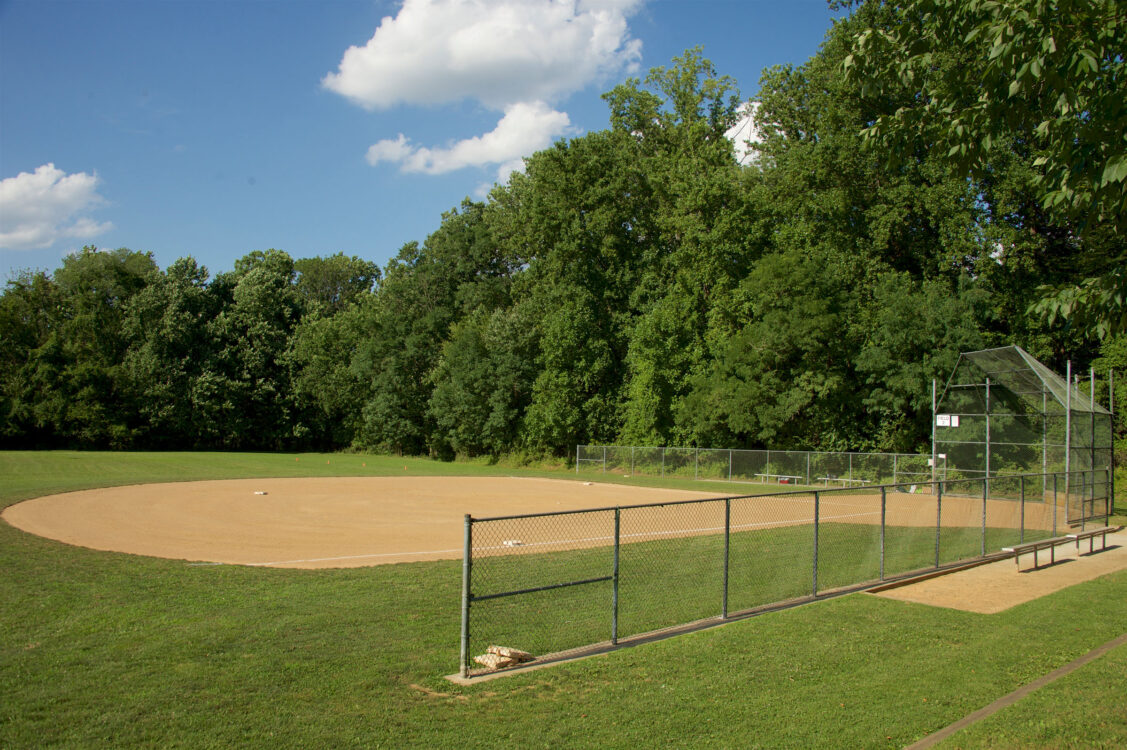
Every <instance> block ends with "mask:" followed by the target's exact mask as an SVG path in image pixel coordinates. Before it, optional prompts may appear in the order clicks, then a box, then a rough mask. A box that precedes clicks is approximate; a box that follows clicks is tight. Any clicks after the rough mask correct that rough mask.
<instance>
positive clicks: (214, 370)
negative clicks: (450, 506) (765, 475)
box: [0, 3, 1127, 457]
mask: <svg viewBox="0 0 1127 750" xmlns="http://www.w3.org/2000/svg"><path fill="white" fill-rule="evenodd" d="M902 12H903V11H902V10H900V9H897V8H894V7H890V6H889V5H886V4H882V3H864V4H861V5H860V6H859V7H857V8H856V9H855V10H854V11H853V13H852V14H851V15H850V16H849V17H848V18H846V19H844V20H842V21H840V22H838V23H836V24H835V25H834V27H833V28H832V29H831V30H830V32H829V33H828V35H827V38H826V41H825V43H824V44H823V46H822V47H821V49H820V50H819V52H818V53H817V54H816V55H815V56H814V57H812V58H811V59H810V60H809V61H807V62H806V63H805V64H803V65H800V66H781V67H776V68H772V69H769V70H768V71H766V72H765V73H764V75H763V77H762V79H761V81H760V86H759V93H758V96H757V101H758V108H757V112H756V121H757V126H758V130H759V133H760V135H761V136H762V139H763V140H762V142H761V143H758V144H755V148H754V149H753V154H754V155H753V158H751V159H750V160H748V163H746V164H743V165H741V164H740V163H739V162H738V161H737V159H736V158H735V156H734V154H733V144H732V143H731V141H730V140H729V139H728V138H726V137H725V133H726V132H727V131H728V130H729V129H730V128H732V127H733V126H734V125H735V124H736V123H737V122H738V121H739V119H740V116H741V105H742V104H743V102H744V100H743V99H742V98H741V96H740V94H739V91H738V89H737V88H736V83H735V81H733V80H732V79H731V78H730V77H728V76H723V75H720V74H719V73H718V72H717V71H716V70H715V69H714V67H713V66H712V64H711V63H710V62H709V61H707V60H706V59H704V58H703V57H702V55H701V53H700V51H699V50H690V51H688V52H686V53H685V54H684V55H682V56H681V57H678V58H676V59H675V60H674V61H673V65H672V66H670V67H668V68H665V67H661V68H656V69H654V70H652V71H651V72H650V73H649V75H648V76H647V77H646V78H645V80H639V79H628V80H626V81H625V82H623V83H621V84H620V85H618V86H615V87H614V88H613V89H612V90H611V91H609V92H608V93H606V94H605V95H604V99H605V100H606V102H607V105H608V108H609V126H608V127H607V128H606V129H604V130H600V131H595V132H590V133H588V134H586V135H583V136H581V137H576V138H572V139H569V140H562V141H560V142H557V143H556V144H555V145H554V146H552V147H551V148H549V149H546V150H544V151H541V152H538V153H536V154H534V155H533V156H532V157H530V158H529V159H527V160H526V167H525V170H524V172H523V173H515V174H514V175H513V176H512V178H511V179H510V181H509V183H508V184H507V185H502V186H497V187H495V188H494V190H493V191H492V193H491V194H490V196H489V198H488V199H487V200H485V201H481V202H475V201H470V200H466V201H464V202H463V203H462V204H461V205H460V206H459V207H457V208H455V209H453V210H451V211H450V212H448V213H446V214H444V215H443V216H442V218H441V221H440V222H439V224H438V227H437V228H436V229H435V230H434V232H433V233H431V234H430V235H429V236H428V237H427V238H426V240H425V241H423V242H422V243H416V242H411V243H408V244H407V245H405V246H403V247H402V248H401V249H400V250H399V251H398V253H397V254H396V256H395V257H394V258H393V259H392V260H390V261H389V262H388V263H387V264H386V265H385V266H384V267H383V268H380V267H378V266H377V265H375V264H373V263H371V262H369V261H366V260H363V259H361V258H358V257H349V256H346V255H343V254H337V255H331V256H325V257H314V258H302V259H296V260H295V259H293V258H292V257H290V256H289V255H288V254H287V253H285V252H283V251H280V250H266V251H256V252H252V253H249V254H248V255H246V256H245V257H243V258H241V259H240V260H238V261H237V262H236V263H235V266H234V269H233V270H232V271H228V272H222V273H218V274H216V275H214V276H212V275H211V274H210V273H209V271H208V270H207V269H206V268H204V267H202V266H200V265H199V264H198V263H197V262H196V261H195V260H194V259H192V258H191V257H187V258H181V259H180V260H177V261H176V262H175V263H173V264H172V265H170V266H169V267H168V268H166V269H163V270H162V269H160V268H159V267H158V266H157V265H156V264H155V263H154V261H153V259H152V257H151V255H149V254H148V253H144V252H138V251H131V250H128V249H119V250H114V251H109V252H107V251H102V250H98V249H95V248H92V247H88V248H85V249H84V250H82V251H81V252H78V253H75V254H72V255H70V256H68V257H67V258H65V259H64V260H63V262H62V265H61V267H59V268H58V269H56V270H54V271H53V272H51V273H47V272H43V271H25V272H22V273H20V274H19V276H18V277H17V278H15V279H14V280H12V281H10V282H9V283H8V284H7V287H6V289H5V290H4V292H3V294H2V295H0V334H2V336H0V368H2V369H0V418H2V421H0V442H2V444H3V445H4V446H6V447H57V446H72V447H109V448H147V449H171V448H180V449H191V448H222V449H269V450H298V449H321V450H325V449H343V448H350V447H355V448H362V449H372V450H380V451H391V452H401V453H409V454H430V455H435V456H441V457H452V456H454V455H465V456H480V455H494V456H495V455H501V454H513V453H525V454H532V455H543V454H555V455H566V454H568V453H569V452H570V451H571V450H573V448H574V445H575V444H577V443H629V444H634V445H659V444H667V445H698V446H707V447H732V448H740V447H771V448H794V449H823V450H881V451H914V450H916V449H918V448H920V447H921V446H923V445H925V444H926V443H927V440H928V436H929V434H930V430H929V420H930V414H931V392H930V386H931V381H932V379H933V378H936V379H939V381H940V383H942V382H943V381H944V380H945V378H946V377H947V376H948V374H949V373H950V371H951V370H952V368H953V367H954V365H955V362H956V360H957V358H958V354H959V352H961V351H968V350H974V349H980V348H985V347H989V346H1000V345H1005V344H1009V343H1017V344H1019V345H1021V346H1023V347H1024V348H1026V349H1027V350H1029V351H1030V352H1031V353H1033V354H1034V355H1035V356H1037V357H1039V358H1041V359H1042V360H1043V361H1045V362H1046V363H1048V364H1049V365H1050V366H1053V367H1054V368H1055V369H1058V370H1063V364H1064V360H1065V359H1072V360H1073V362H1074V365H1075V366H1077V367H1080V368H1086V367H1088V366H1089V365H1090V364H1095V365H1096V366H1098V367H1101V368H1106V367H1107V366H1110V365H1115V366H1117V367H1122V366H1124V365H1127V344H1125V339H1124V336H1123V335H1122V334H1121V333H1120V332H1119V331H1120V329H1119V328H1117V327H1115V326H1114V325H1113V326H1111V327H1110V328H1109V327H1107V326H1105V327H1104V328H1099V327H1098V326H1090V325H1083V324H1081V323H1080V322H1078V321H1076V320H1070V319H1069V318H1068V316H1067V315H1066V314H1065V313H1066V312H1067V311H1063V312H1062V309H1061V304H1063V303H1059V300H1058V304H1056V306H1052V305H1049V306H1046V304H1045V303H1044V300H1045V298H1046V296H1045V295H1046V290H1060V289H1067V288H1083V287H1082V285H1083V284H1084V283H1085V280H1088V281H1090V280H1091V277H1092V276H1093V268H1097V269H1098V268H1101V267H1102V266H1101V264H1106V263H1111V262H1112V261H1113V259H1115V258H1116V257H1117V256H1116V253H1119V257H1121V255H1122V234H1120V233H1119V227H1118V226H1117V225H1116V222H1115V221H1112V220H1108V219H1104V218H1101V217H1100V216H1098V215H1095V214H1093V212H1092V211H1091V210H1088V211H1086V212H1077V211H1074V210H1070V209H1071V207H1072V203H1068V204H1067V205H1064V204H1061V203H1060V202H1058V204H1046V201H1045V199H1044V194H1043V193H1044V182H1045V181H1044V179H1041V180H1040V181H1039V180H1038V177H1039V176H1040V177H1043V176H1044V175H1043V170H1042V166H1043V165H1044V163H1045V162H1039V161H1038V159H1040V158H1041V155H1042V154H1041V150H1040V147H1039V146H1038V144H1037V143H1035V142H1034V141H1033V139H1031V138H1030V137H1029V134H1028V133H1024V132H1022V131H1021V130H1020V129H1018V128H1015V129H1011V130H1008V131H1007V130H1005V129H996V130H997V132H992V133H991V136H990V137H991V147H990V148H989V149H988V150H986V151H983V152H981V153H976V154H975V158H976V160H977V161H975V163H974V165H973V169H965V168H963V167H962V166H961V165H960V164H959V163H956V162H957V160H955V159H953V158H952V151H951V149H950V148H949V147H948V146H947V145H946V144H944V145H943V147H942V148H940V147H936V148H933V147H932V144H930V143H928V142H927V139H926V138H925V139H921V138H919V137H916V136H912V137H905V138H903V139H901V140H899V141H897V144H898V145H897V151H896V154H895V157H896V158H889V153H888V148H887V142H888V141H881V140H880V139H882V138H883V139H889V138H892V137H893V136H892V135H891V133H892V132H893V130H894V129H895V126H896V123H895V122H893V120H895V118H896V117H900V118H901V119H905V120H908V121H909V124H908V125H905V126H904V127H917V126H918V125H919V122H917V121H915V120H912V119H911V118H910V117H907V116H906V115H905V114H904V113H905V111H906V110H907V111H910V110H912V108H927V107H929V106H931V101H930V100H929V99H927V98H926V97H921V96H920V94H919V90H918V88H919V87H918V85H917V84H916V82H913V81H911V80H902V79H901V78H898V77H896V76H889V77H888V79H887V80H885V81H884V82H883V84H882V85H881V86H879V87H873V86H872V80H873V79H872V78H871V77H867V78H866V77H859V76H858V75H857V74H856V69H857V67H858V66H860V65H861V61H862V55H861V54H860V53H859V47H858V39H861V38H862V37H863V35H864V34H865V33H866V32H872V31H873V30H878V31H882V32H883V33H886V34H887V35H894V34H895V32H896V30H897V29H898V28H900V24H901V23H902V21H903V19H902V18H901V13H902ZM889 38H892V36H889ZM874 49H876V48H875V47H874V46H873V45H870V46H869V47H866V48H865V50H864V51H865V54H867V55H868V57H867V58H864V63H865V64H866V65H869V66H870V67H872V69H874V70H875V69H876V68H875V67H873V66H878V64H879V63H881V62H882V61H881V60H879V59H877V57H878V55H879V52H880V51H879V50H877V51H873V50H874ZM980 52H981V51H980V50H978V49H976V48H973V47H968V46H967V45H961V46H960V45H946V46H941V47H940V48H937V49H936V50H935V51H934V53H933V54H934V57H933V58H932V59H931V68H930V69H931V70H933V71H935V73H934V74H935V75H939V74H946V73H945V71H948V70H949V69H952V68H954V67H957V66H960V65H962V66H971V67H972V68H973V65H974V64H975V62H976V61H977V60H978V56H979V55H980ZM885 54H892V53H891V52H887V51H886V52H885ZM884 62H889V61H887V60H886V61H884ZM874 75H875V74H874ZM921 75H922V74H921ZM1098 115H1099V113H1098V112H1093V113H1092V114H1091V115H1090V117H1096V116H1098ZM874 128H876V129H877V131H879V132H878V136H879V137H876V138H875V137H874V135H873V133H874V132H875V131H874ZM874 142H879V143H885V144H886V146H883V147H882V146H876V147H874ZM1054 164H1055V162H1054ZM1054 169H1055V166H1054ZM1055 174H1056V173H1055V172H1054V173H1053V175H1055ZM1054 179H1055V178H1054ZM1049 187H1050V188H1051V189H1052V190H1057V191H1059V189H1060V185H1059V181H1057V182H1051V185H1050V186H1049ZM1054 205H1056V206H1057V208H1056V209H1054ZM1120 220H1121V219H1120ZM1070 285H1071V286H1070ZM1078 285H1081V286H1078ZM1038 305H1040V307H1038ZM1090 309H1091V308H1090V307H1089V308H1085V310H1086V311H1087V312H1086V314H1088V315H1090ZM1058 313H1059V314H1058ZM1101 337H1102V341H1101ZM1121 360H1122V361H1121ZM1124 395H1127V393H1125V394H1124Z"/></svg>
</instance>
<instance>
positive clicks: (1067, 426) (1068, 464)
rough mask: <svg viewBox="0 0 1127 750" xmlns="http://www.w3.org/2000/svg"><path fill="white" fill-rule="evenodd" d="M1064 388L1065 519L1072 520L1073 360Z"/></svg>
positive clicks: (1066, 373) (1068, 369) (1067, 370)
mask: <svg viewBox="0 0 1127 750" xmlns="http://www.w3.org/2000/svg"><path fill="white" fill-rule="evenodd" d="M1064 380H1065V386H1066V388H1065V389H1064V507H1065V514H1064V518H1065V521H1066V522H1067V521H1071V520H1072V519H1071V518H1070V517H1069V513H1068V511H1069V510H1071V509H1072V494H1071V485H1072V475H1071V474H1069V473H1068V472H1070V471H1071V470H1072V360H1071V359H1070V360H1068V367H1067V369H1066V370H1065V377H1064Z"/></svg>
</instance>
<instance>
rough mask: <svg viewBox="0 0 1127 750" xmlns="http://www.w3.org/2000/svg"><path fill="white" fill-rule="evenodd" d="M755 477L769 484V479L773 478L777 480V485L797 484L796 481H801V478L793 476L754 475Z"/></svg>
mask: <svg viewBox="0 0 1127 750" xmlns="http://www.w3.org/2000/svg"><path fill="white" fill-rule="evenodd" d="M755 476H757V477H763V479H764V480H765V481H767V482H770V481H771V478H772V477H774V478H775V479H778V480H779V484H798V481H799V480H800V479H802V477H800V476H795V475H794V474H756V475H755Z"/></svg>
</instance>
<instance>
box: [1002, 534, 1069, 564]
mask: <svg viewBox="0 0 1127 750" xmlns="http://www.w3.org/2000/svg"><path fill="white" fill-rule="evenodd" d="M1071 541H1072V538H1071V537H1068V536H1054V537H1051V538H1049V539H1038V540H1037V541H1035V542H1026V543H1025V544H1015V545H1014V546H1012V547H1002V551H1003V552H1012V553H1013V554H1014V562H1015V563H1016V564H1017V569H1018V570H1021V556H1022V555H1024V554H1025V553H1026V552H1032V553H1033V570H1037V568H1039V567H1041V566H1040V565H1039V564H1038V562H1037V553H1038V552H1040V551H1041V550H1043V549H1047V550H1049V564H1050V565H1054V564H1056V561H1057V545H1058V544H1065V543H1066V542H1071Z"/></svg>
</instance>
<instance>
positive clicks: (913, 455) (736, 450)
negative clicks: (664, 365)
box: [575, 445, 931, 461]
mask: <svg viewBox="0 0 1127 750" xmlns="http://www.w3.org/2000/svg"><path fill="white" fill-rule="evenodd" d="M575 447H576V448H577V449H585V450H603V449H606V450H639V451H697V452H698V453H792V454H795V453H801V454H804V455H805V454H810V455H811V456H887V457H893V456H895V457H897V458H920V459H928V458H931V454H930V453H878V452H875V451H867V452H866V451H812V450H797V449H796V450H789V449H784V448H692V447H684V446H672V445H576V446H575ZM579 460H580V461H601V460H602V459H601V458H580V459H579Z"/></svg>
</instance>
